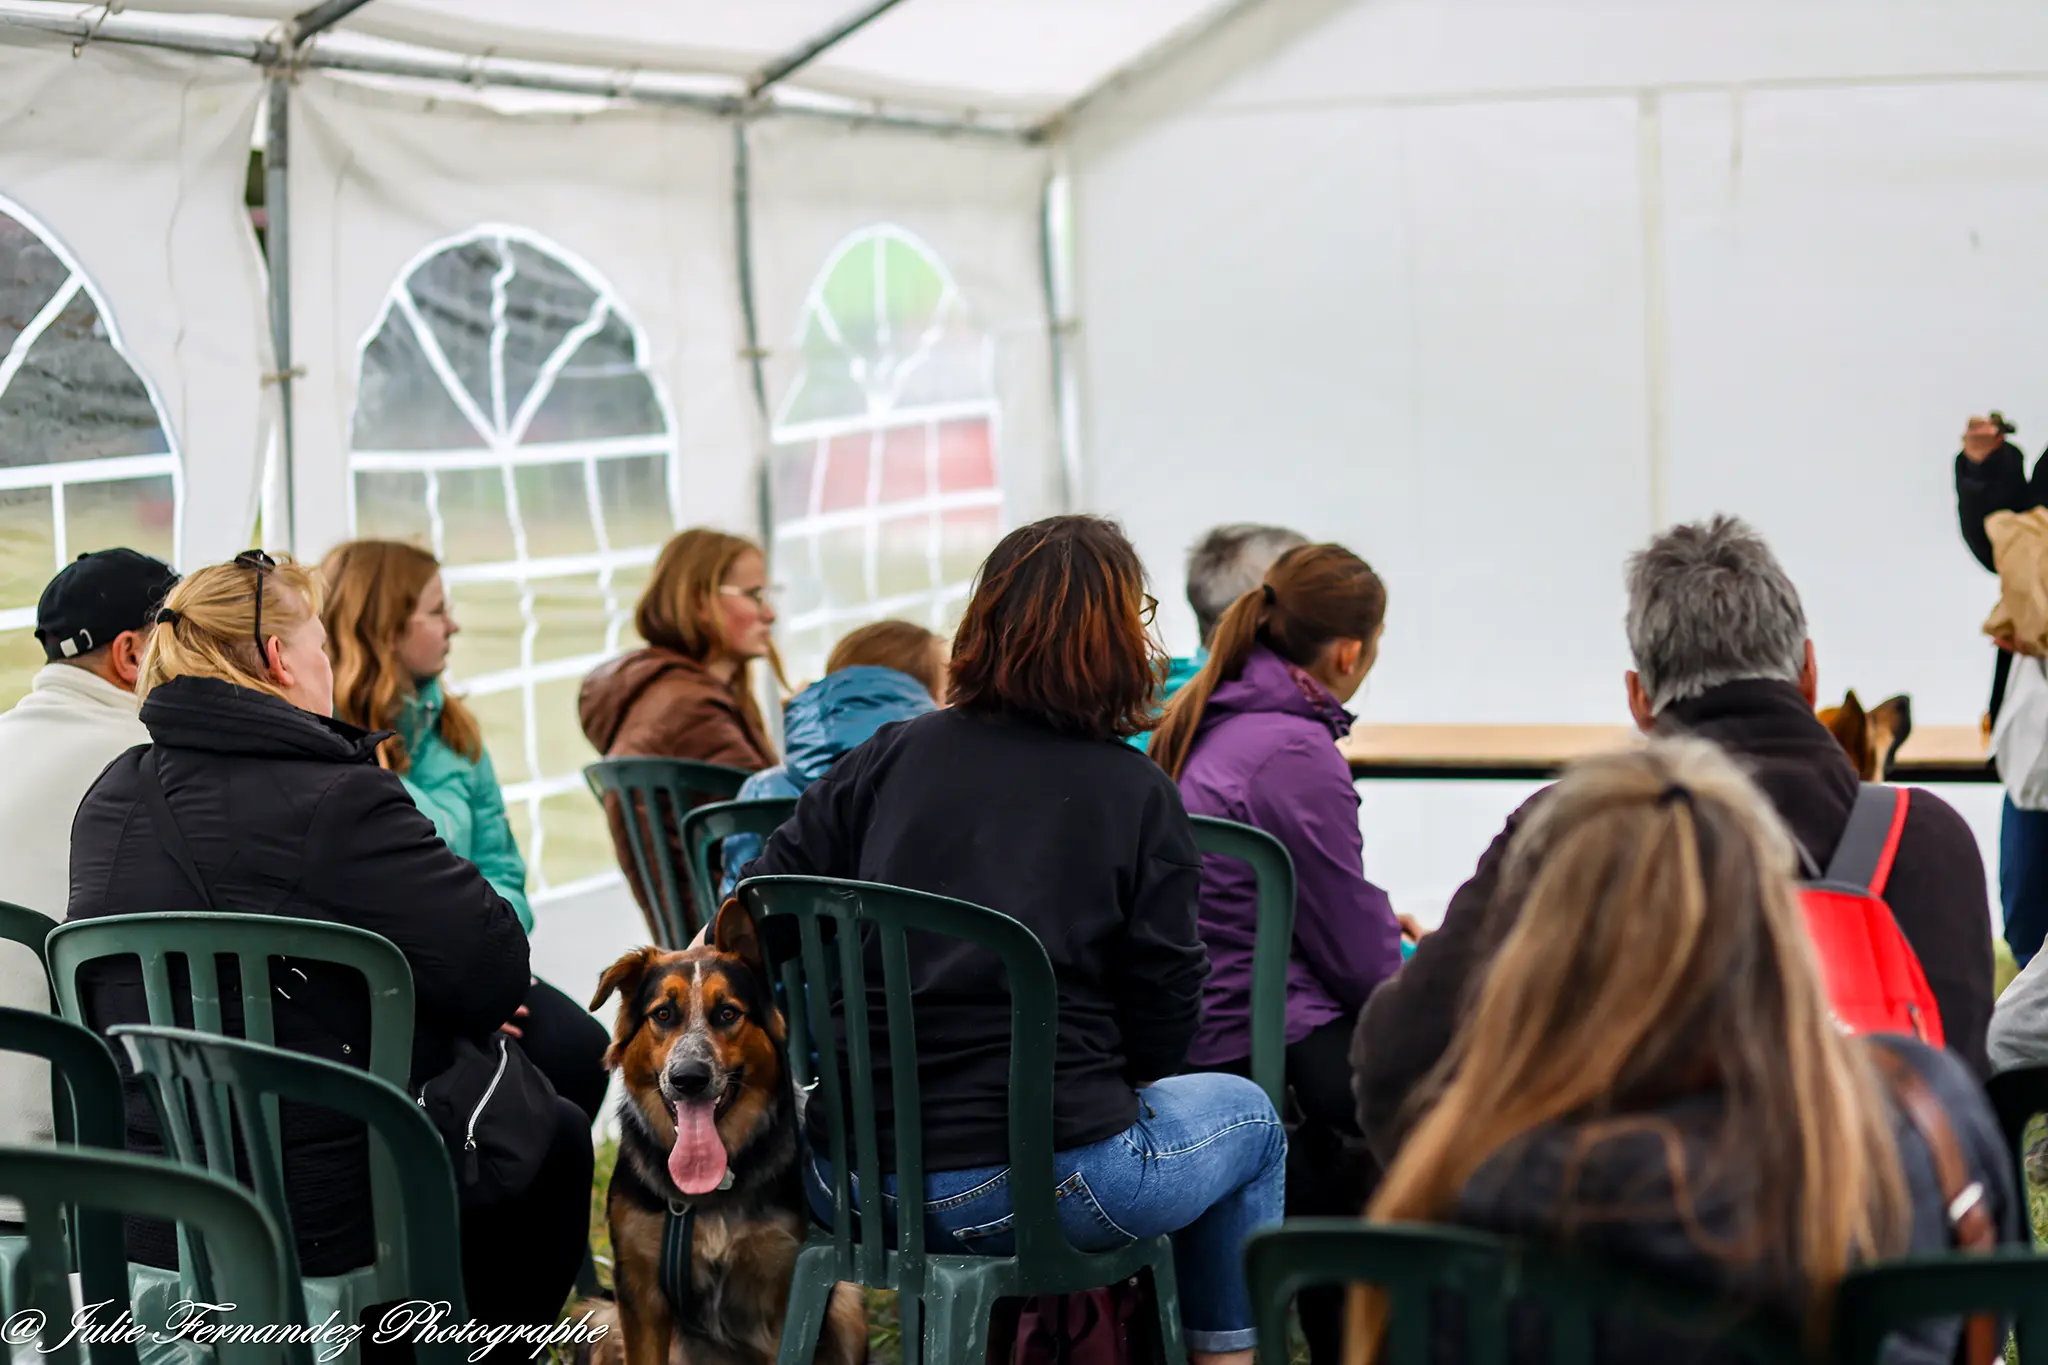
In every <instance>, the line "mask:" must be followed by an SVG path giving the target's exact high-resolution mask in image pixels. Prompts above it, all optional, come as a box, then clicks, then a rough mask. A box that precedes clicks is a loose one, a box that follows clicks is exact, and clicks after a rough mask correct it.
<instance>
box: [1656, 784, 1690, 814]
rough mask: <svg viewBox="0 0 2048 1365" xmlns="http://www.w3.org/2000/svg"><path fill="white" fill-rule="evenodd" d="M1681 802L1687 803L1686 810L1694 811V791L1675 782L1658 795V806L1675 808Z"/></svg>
mask: <svg viewBox="0 0 2048 1365" xmlns="http://www.w3.org/2000/svg"><path fill="white" fill-rule="evenodd" d="M1681 801H1682V802H1684V803H1685V806H1686V809H1688V810H1690V809H1692V789H1691V788H1690V787H1686V786H1683V785H1681V784H1680V783H1677V782H1673V783H1671V784H1670V785H1668V786H1666V787H1665V788H1664V790H1663V791H1661V792H1658V793H1657V804H1658V805H1660V806H1674V805H1677V804H1678V803H1679V802H1681Z"/></svg>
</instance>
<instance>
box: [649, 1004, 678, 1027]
mask: <svg viewBox="0 0 2048 1365" xmlns="http://www.w3.org/2000/svg"><path fill="white" fill-rule="evenodd" d="M647 1017H648V1018H649V1019H652V1020H653V1021H654V1022H655V1023H657V1024H659V1025H661V1026H662V1027H663V1028H667V1027H668V1026H669V1025H670V1024H673V1023H674V1022H675V1021H676V1007H675V1006H674V1005H656V1006H655V1007H654V1009H653V1010H652V1011H650V1012H649V1013H648V1015H647Z"/></svg>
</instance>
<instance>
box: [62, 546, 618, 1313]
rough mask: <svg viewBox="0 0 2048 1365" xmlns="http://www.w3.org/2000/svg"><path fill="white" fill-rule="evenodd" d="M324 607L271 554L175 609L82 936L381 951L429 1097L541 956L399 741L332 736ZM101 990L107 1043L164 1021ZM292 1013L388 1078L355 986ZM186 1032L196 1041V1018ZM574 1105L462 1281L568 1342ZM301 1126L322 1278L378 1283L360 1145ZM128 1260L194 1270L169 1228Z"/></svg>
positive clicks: (315, 979)
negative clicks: (142, 915)
mask: <svg viewBox="0 0 2048 1365" xmlns="http://www.w3.org/2000/svg"><path fill="white" fill-rule="evenodd" d="M318 596H319V589H318V584H317V581H316V580H315V578H314V576H313V575H312V574H310V573H308V572H307V571H306V570H305V569H304V568H302V567H301V566H299V565H297V564H295V563H293V562H292V561H291V560H290V559H279V560H274V561H273V560H272V559H271V558H270V557H269V556H267V555H263V554H261V553H260V552H256V551H252V552H250V553H248V554H244V555H242V556H240V557H238V558H237V559H236V560H235V561H234V562H233V563H231V564H222V565H216V566H214V567H211V568H206V569H201V570H199V571H198V572H196V573H193V574H190V575H188V576H187V577H186V578H185V579H184V581H183V582H182V583H180V584H179V585H178V587H177V588H176V589H174V590H173V591H172V593H171V595H170V598H169V600H168V601H167V602H166V603H165V605H164V607H163V609H162V610H161V612H160V613H159V614H158V618H157V623H156V625H155V627H154V629H153V631H152V633H151V636H150V639H149V644H148V654H147V656H146V657H145V659H144V662H143V673H142V680H141V685H140V687H139V688H138V691H139V692H140V694H141V696H142V722H143V724H144V725H145V726H147V727H148V728H149V732H150V737H151V739H152V740H153V741H154V743H153V744H152V745H150V746H145V747H141V748H135V749H131V750H129V751H128V752H127V753H125V754H123V755H121V756H120V757H119V758H117V759H115V760H114V762H113V763H112V764H111V765H110V766H109V767H108V768H107V770H106V772H105V773H103V774H102V775H101V777H100V780H99V782H98V784H97V785H96V786H94V787H93V789H92V790H91V792H89V793H88V794H87V795H86V798H85V800H84V802H83V803H82V804H81V805H80V807H79V810H78V816H77V820H76V822H75V824H74V826H73V829H72V838H71V901H70V912H69V918H70V919H73V920H84V919H94V918H98V917H100V916H105V915H124V914H133V913H137V912H143V911H162V910H191V909H199V908H206V907H209V906H212V907H215V908H218V909H221V910H231V911H235V912H239V913H242V914H257V915H281V916H289V917H292V918H296V919H312V920H327V921H331V922H334V923H338V924H348V925H353V926H355V927H357V928H360V929H368V930H371V931H372V932H374V933H378V934H381V935H383V936H384V937H385V938H388V939H390V940H391V941H392V942H393V943H395V944H397V945H398V948H399V950H400V951H401V952H403V953H404V954H405V958H406V962H407V963H408V964H409V965H410V966H411V968H412V978H413V995H414V1000H415V1004H416V1015H415V1022H414V1027H413V1052H412V1077H413V1082H414V1083H415V1084H418V1083H419V1082H422V1081H424V1080H426V1079H428V1078H430V1077H432V1076H434V1075H435V1074H437V1073H438V1072H440V1071H442V1070H444V1069H445V1068H446V1067H447V1066H448V1065H449V1062H450V1048H451V1045H452V1042H453V1040H454V1039H455V1038H457V1037H471V1038H481V1037H485V1036H488V1035H489V1034H490V1033H491V1032H492V1031H494V1030H496V1029H498V1028H499V1027H500V1026H501V1025H504V1024H505V1023H507V1022H508V1021H510V1020H511V1019H512V1018H513V1015H514V1011H516V1010H517V1009H518V1008H519V1004H520V1001H521V1000H522V999H523V998H524V996H525V994H526V990H527V982H528V969H527V945H526V934H525V932H524V931H523V930H522V929H521V928H520V925H519V919H518V917H517V915H515V914H514V913H513V910H512V907H511V906H510V905H509V904H508V903H507V902H506V901H505V900H504V899H503V898H502V897H501V896H499V895H498V893H497V892H495V891H493V890H492V889H491V885H490V883H489V882H487V881H486V880H485V879H484V878H483V876H482V874H481V873H479V872H478V871H477V870H476V868H475V867H474V866H473V865H472V864H470V863H468V862H466V861H465V860H463V859H461V858H458V857H456V856H455V855H454V854H453V853H451V852H449V850H448V848H447V846H446V845H445V844H443V843H442V842H441V840H440V838H439V837H438V836H437V835H436V834H435V833H434V826H433V822H432V821H430V820H428V819H427V817H426V816H425V815H422V814H421V813H420V810H419V808H418V807H417V806H415V805H414V804H413V801H412V798H411V796H409V795H408V794H407V792H406V790H405V786H404V784H403V783H402V782H400V781H399V779H398V777H397V776H396V775H394V774H392V773H390V772H387V771H385V770H384V769H382V768H380V767H378V766H377V762H376V748H377V744H378V743H379V741H381V740H382V739H383V738H384V736H383V735H381V734H371V733H366V732H365V731H362V730H359V729H357V728H356V727H355V726H352V725H348V724H345V723H344V722H341V721H337V720H333V719H330V718H329V717H330V713H331V712H332V710H333V706H334V697H333V691H334V677H333V670H332V668H331V666H330V665H329V662H328V658H327V655H326V653H325V652H324V649H323V644H324V641H325V632H324V631H323V630H322V629H321V625H320V617H319V600H318ZM146 769H150V770H153V775H154V777H155V779H156V780H157V782H158V783H159V784H160V785H161V787H162V789H163V794H164V798H165V802H166V804H167V805H168V807H169V811H170V815H171V818H172V820H173V822H174V823H175V825H176V829H177V832H178V834H179V835H181V836H182V837H183V840H184V843H185V844H186V846H187V847H188V848H189V850H190V856H191V860H192V862H193V864H194V870H195V871H196V872H197V873H198V876H199V879H200V880H201V881H202V882H203V883H204V885H203V886H196V885H194V884H193V880H192V878H190V877H188V876H187V875H186V873H185V872H183V871H181V870H180V867H179V863H178V861H177V860H176V859H175V858H174V856H173V855H172V853H171V852H169V851H168V849H167V847H166V844H165V842H164V841H163V840H162V839H161V838H160V837H159V834H158V830H157V826H156V824H155V822H154V821H153V820H152V818H151V815H150V809H149V806H148V804H147V803H146V801H145V799H144V795H143V793H144V790H145V788H144V782H145V780H146V777H147V776H148V775H149V774H148V773H146V771H145V770H146ZM88 971H89V975H87V976H86V978H85V980H84V982H83V991H82V994H83V998H84V1003H85V1008H86V1013H87V1016H88V1019H89V1021H90V1022H91V1023H92V1025H93V1026H94V1027H95V1028H98V1029H101V1030H105V1029H106V1028H108V1027H109V1026H111V1025H114V1024H122V1023H141V1022H145V1021H146V1020H147V1018H148V1011H147V1009H146V1008H145V1005H144V1000H143V994H142V980H141V969H140V964H139V963H138V962H137V961H136V960H134V959H132V958H130V959H113V960H110V961H107V962H104V963H100V964H96V965H95V967H93V968H91V969H88ZM230 971H232V969H231V968H230ZM300 972H303V973H304V979H303V980H302V979H300V977H299V973H300ZM273 973H274V974H275V975H277V976H278V977H280V978H282V976H283V975H284V973H282V972H280V971H278V969H276V968H273ZM238 984H239V983H238V982H237V983H231V982H229V981H226V980H224V981H223V982H222V986H223V994H224V997H225V998H224V1000H223V1002H222V1009H223V1014H224V1015H225V1016H226V1017H225V1020H224V1022H225V1024H226V1026H227V1029H228V1031H229V1032H230V1033H237V1034H238V1033H239V1032H240V1031H241V1022H242V1021H241V1008H240V995H239V993H238ZM273 990H274V991H275V997H276V998H275V999H274V1000H273V1002H272V1008H273V1010H274V1012H275V1017H276V1028H277V1044H278V1046H280V1047H283V1048H287V1049H289V1050H291V1051H294V1052H304V1053H310V1054H312V1055H314V1056H317V1057H323V1058H326V1059H327V1060H329V1061H335V1062H340V1063H342V1064H343V1065H349V1066H362V1065H364V1064H365V1063H366V1061H367V1058H368V1050H369V999H368V995H367V993H366V992H365V990H364V987H363V983H362V980H361V978H360V977H358V976H357V975H356V974H355V973H353V972H350V971H347V970H345V969H341V968H323V967H321V966H319V965H318V964H307V965H305V966H303V967H295V968H294V969H293V970H292V975H291V981H290V984H288V985H287V984H286V982H285V981H284V980H282V979H279V980H277V981H276V982H275V983H274V985H273ZM308 1002H310V1003H308ZM179 1022H180V1023H185V1022H187V1020H186V1019H185V1018H184V1017H183V1015H182V1013H181V1017H180V1020H179ZM557 1104H558V1106H559V1109H560V1114H559V1116H558V1123H557V1125H556V1127H557V1132H556V1134H555V1141H554V1145H553V1148H552V1149H551V1151H550V1152H549V1155H548V1159H547V1162H546V1164H545V1166H544V1167H543V1169H542V1172H541V1175H540V1177H539V1178H538V1179H537V1180H536V1181H535V1182H534V1184H533V1185H532V1186H530V1187H529V1188H528V1189H527V1190H526V1191H525V1192H524V1193H523V1194H522V1195H520V1196H518V1197H517V1198H514V1199H511V1200H508V1201H505V1202H503V1203H500V1204H495V1205H492V1206H489V1207H485V1208H472V1209H469V1210H466V1211H465V1213H464V1216H463V1228H462V1234H463V1271H464V1280H465V1284H466V1285H467V1287H468V1294H469V1307H470V1310H471V1314H472V1316H473V1317H475V1318H476V1319H477V1320H478V1321H483V1322H495V1323H525V1322H536V1323H545V1322H552V1321H553V1320H554V1315H555V1311H556V1309H558V1308H559V1307H560V1306H561V1304H562V1301H563V1300H564V1298H566V1297H567V1295H568V1291H569V1288H570V1285H571V1284H572V1282H573V1281H574V1278H575V1273H576V1267H577V1265H578V1263H579V1262H580V1260H581V1257H582V1253H583V1247H584V1244H585V1241H586V1238H587V1220H588V1217H589V1205H588V1201H589V1197H590V1174H591V1159H592V1158H591V1148H590V1135H589V1129H588V1125H587V1121H586V1120H585V1119H584V1117H583V1115H582V1113H581V1112H580V1111H579V1110H578V1109H577V1108H576V1107H575V1106H574V1105H573V1104H570V1103H569V1102H568V1101H566V1100H559V1101H557ZM128 1114H129V1118H128V1145H129V1146H130V1147H131V1148H133V1149H134V1150H136V1151H140V1152H148V1153H158V1152H161V1151H162V1150H163V1146H162V1142H161V1139H160V1137H159V1135H158V1132H157V1126H156V1121H155V1116H154V1115H153V1114H152V1113H151V1112H150V1109H149V1105H148V1103H147V1101H146V1099H145V1097H144V1095H143V1093H142V1090H141V1087H140V1085H139V1084H137V1083H136V1082H134V1081H130V1082H129V1098H128ZM281 1123H282V1128H283V1139H282V1140H283V1146H284V1162H285V1187H286V1190H287V1191H288V1194H289V1197H290V1201H291V1215H292V1224H293V1231H294V1233H295V1234H296V1237H297V1241H298V1248H299V1259H300V1264H301V1267H302V1268H303V1270H304V1271H305V1273H306V1274H308V1275H331V1274H335V1273H337V1272H339V1271H342V1270H345V1269H349V1268H351V1267H354V1266H360V1265H365V1264H368V1263H369V1261H370V1260H371V1259H372V1257H373V1255H374V1248H373V1244H372V1229H371V1224H370V1219H369V1209H368V1200H367V1192H368V1188H369V1174H368V1166H367V1149H366V1141H365V1138H364V1135H363V1131H362V1128H361V1126H360V1125H357V1124H353V1123H351V1122H350V1121H347V1120H344V1119H342V1118H340V1117H339V1116H337V1115H334V1114H331V1113H328V1112H325V1111H320V1110H313V1109H308V1108H304V1107H301V1106H290V1105H288V1106H286V1108H285V1110H284V1114H283V1116H282V1119H281ZM130 1247H131V1254H132V1255H133V1256H134V1258H135V1259H137V1260H139V1261H143V1262H146V1263H149V1264H153V1265H174V1264H176V1253H175V1245H174V1242H173V1239H172V1237H171V1230H170V1228H169V1226H168V1225H166V1224H161V1223H143V1222H137V1223H135V1224H133V1225H131V1228H130Z"/></svg>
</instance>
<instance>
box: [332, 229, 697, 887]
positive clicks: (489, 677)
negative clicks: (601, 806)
mask: <svg viewBox="0 0 2048 1365" xmlns="http://www.w3.org/2000/svg"><path fill="white" fill-rule="evenodd" d="M646 356H647V343H646V340H645V338H644V337H643V336H642V335H641V333H640V331H639V329H638V328H637V327H636V326H635V325H634V323H633V321H632V320H631V319H630V318H629V317H627V315H626V313H625V310H624V308H623V307H621V305H620V303H619V300H618V298H617V296H616V295H615V294H614V293H613V292H612V290H611V288H610V286H608V285H607V284H606V283H605V282H604V281H603V280H602V279H601V278H600V277H599V276H598V275H597V274H596V272H595V271H593V270H591V269H590V268H589V267H588V266H586V265H583V264H581V263H579V262H577V261H575V260H573V259H572V258H571V257H570V256H569V255H568V254H567V253H566V252H564V251H563V250H562V249H561V248H560V247H557V246H555V245H553V244H552V243H550V242H547V241H545V240H543V239H542V238H540V237H539V236H537V235H535V234H534V233H531V232H528V231H525V230H524V229H520V228H514V227H498V226H493V227H486V228H480V229H477V230H476V231H474V232H472V233H469V234H467V235H465V236H463V237H461V238H458V239H455V240H451V241H446V242H441V243H438V244H436V245H435V246H434V247H432V248H429V249H428V250H427V251H426V252H425V253H423V254H422V255H421V256H420V257H418V258H417V259H416V260H415V261H414V262H413V264H412V265H411V266H410V267H409V268H408V269H407V270H406V272H405V274H404V275H403V277H402V278H401V279H400V280H399V281H398V283H397V285H396V286H395V287H394V288H393V289H392V292H391V296H390V298H389V299H388V300H387V301H386V303H385V306H384V310H383V313H382V315H381V316H380V317H379V318H378V320H377V324H376V326H375V327H373V328H372V329H371V332H370V335H369V336H368V338H367V339H366V340H365V341H364V343H363V350H362V361H361V371H360V383H359V385H358V388H357V395H356V410H355V417H354V423H353V427H352V430H351V432H350V442H349V445H350V455H349V468H350V471H351V479H352V493H353V502H352V506H351V509H350V515H351V518H352V525H353V527H354V530H355V534H356V535H358V536H366V537H379V538H384V539H392V540H409V541H412V542H414V543H416V544H420V545H424V546H427V547H428V548H430V549H432V550H433V552H434V555H435V556H436V557H437V558H438V559H439V560H440V561H441V563H442V565H443V574H442V577H443V581H444V582H445V583H446V584H447V587H448V593H449V597H450V600H451V602H452V604H453V607H454V611H455V616H456V619H457V621H458V622H459V623H460V624H461V626H462V628H463V634H462V638H461V640H460V642H459V644H458V645H457V647H456V650H455V656H454V660H455V663H456V664H457V665H458V667H459V673H460V676H459V677H457V676H454V674H455V673H456V672H457V671H458V670H457V669H451V670H450V672H451V677H450V679H449V682H450V684H451V685H453V686H454V687H456V689H457V690H459V691H461V692H463V693H465V694H466V695H467V696H468V698H469V700H470V703H471V705H472V706H474V708H475V710H476V712H477V715H478V718H479V719H480V720H481V721H482V723H483V728H484V739H485V742H486V743H487V744H488V745H489V746H490V750H491V757H492V760H493V762H494V763H495V764H496V766H497V770H498V779H499V781H500V782H501V783H503V784H504V792H505V805H506V809H507V811H508V812H509V813H510V815H511V818H512V825H513V830H514V832H515V833H516V834H517V835H518V837H519V841H520V846H521V847H522V848H523V849H524V850H525V852H526V857H527V863H528V878H529V885H530V887H531V889H532V891H533V893H534V894H535V896H536V897H537V898H545V897H547V896H549V895H551V894H552V895H560V894H563V893H564V892H566V891H570V890H574V889H576V888H577V887H579V886H580V885H581V884H583V883H588V882H596V881H598V880H602V879H609V878H611V877H614V876H616V875H617V864H616V862H615V861H614V859H613V855H612V846H611V840H610V837H609V835H608V834H607V832H606V830H605V826H604V820H603V817H602V815H601V813H600V812H599V810H598V808H597V806H596V804H595V803H594V802H592V801H591V799H590V795H589V793H588V792H587V791H586V790H585V789H584V786H583V778H582V768H583V765H584V764H586V763H588V762H590V761H591V759H592V758H593V754H592V753H591V750H590V746H589V745H588V744H587V743H586V742H585V741H584V738H583V734H582V731H581V729H580V728H579V726H578V722H577V712H576V694H577V690H578V687H579V686H580V684H581V682H582V679H583V676H584V674H586V673H588V672H589V671H590V670H591V669H592V668H594V667H596V666H597V664H598V663H600V662H601V661H602V660H604V659H605V658H607V657H609V656H610V655H613V654H616V653H617V652H618V651H619V649H620V648H621V647H622V645H624V644H626V643H627V642H628V641H629V640H630V638H631V635H632V614H633V606H634V603H635V602H636V601H637V599H638V597H639V593H640V589H641V587H642V586H643V585H644V584H645V583H646V581H647V576H648V571H649V569H650V567H651V566H652V564H653V563H654V559H655V556H656V554H657V553H659V551H660V549H661V544H662V542H663V541H664V540H666V539H667V538H668V536H669V535H670V534H672V533H673V531H674V530H675V527H676V523H677V518H678V501H677V500H678V492H679V490H678V485H677V478H676V444H675V435H674V430H675V424H674V422H673V421H672V420H671V416H670V412H669V408H668V404H667V402H666V400H665V399H664V398H663V396H662V394H661V392H660V390H659V388H658V387H657V386H656V385H655V383H654V381H653V380H652V378H651V377H650V376H649V375H648V373H647V369H646Z"/></svg>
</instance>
